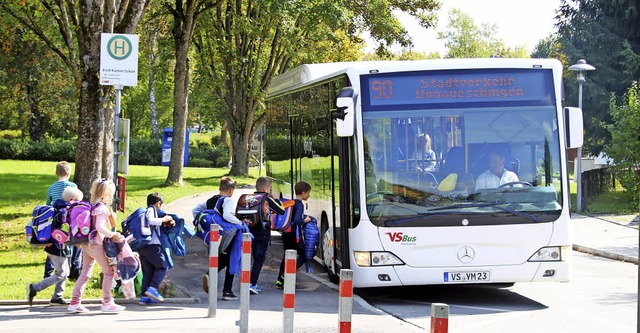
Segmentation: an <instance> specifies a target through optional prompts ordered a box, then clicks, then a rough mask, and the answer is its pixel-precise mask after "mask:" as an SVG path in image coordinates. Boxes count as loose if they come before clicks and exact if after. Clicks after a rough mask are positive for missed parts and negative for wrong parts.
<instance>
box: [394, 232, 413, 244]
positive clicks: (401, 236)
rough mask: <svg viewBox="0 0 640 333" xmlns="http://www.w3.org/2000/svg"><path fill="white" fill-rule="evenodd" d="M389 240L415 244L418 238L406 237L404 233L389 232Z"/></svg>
mask: <svg viewBox="0 0 640 333" xmlns="http://www.w3.org/2000/svg"><path fill="white" fill-rule="evenodd" d="M387 235H388V236H389V240H391V241H392V242H394V243H415V242H416V239H417V238H418V237H412V236H409V235H405V234H404V233H403V232H387Z"/></svg>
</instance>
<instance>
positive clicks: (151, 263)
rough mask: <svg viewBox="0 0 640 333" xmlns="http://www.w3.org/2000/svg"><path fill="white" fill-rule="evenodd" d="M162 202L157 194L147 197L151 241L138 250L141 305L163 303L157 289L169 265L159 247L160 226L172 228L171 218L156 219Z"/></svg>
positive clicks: (146, 212)
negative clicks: (141, 293) (140, 267)
mask: <svg viewBox="0 0 640 333" xmlns="http://www.w3.org/2000/svg"><path fill="white" fill-rule="evenodd" d="M163 204H164V200H163V199H162V195H160V194H159V193H151V194H149V195H148V196H147V210H146V211H145V218H146V219H147V221H148V223H149V228H150V229H151V240H150V241H149V243H147V245H145V246H143V247H142V248H141V249H139V250H138V254H140V263H141V264H142V290H143V291H144V294H145V296H142V297H140V301H139V303H140V304H141V305H148V304H152V303H156V302H163V301H164V297H162V295H160V292H158V288H159V287H160V284H161V283H162V280H164V277H165V276H166V275H167V270H168V269H169V265H168V263H167V258H165V256H164V251H163V249H162V246H161V245H160V226H161V225H165V226H173V225H175V222H174V221H173V217H171V215H169V214H167V215H165V216H164V217H158V210H159V209H160V208H162V205H163Z"/></svg>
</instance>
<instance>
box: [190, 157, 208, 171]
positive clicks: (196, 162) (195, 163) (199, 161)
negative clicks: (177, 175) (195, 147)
mask: <svg viewBox="0 0 640 333" xmlns="http://www.w3.org/2000/svg"><path fill="white" fill-rule="evenodd" d="M189 166H190V167H194V168H212V167H213V162H211V161H209V160H205V159H203V158H191V156H189Z"/></svg>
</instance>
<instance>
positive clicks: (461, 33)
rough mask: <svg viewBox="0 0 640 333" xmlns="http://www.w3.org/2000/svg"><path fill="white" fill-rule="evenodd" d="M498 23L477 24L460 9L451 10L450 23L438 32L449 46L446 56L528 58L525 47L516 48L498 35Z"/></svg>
mask: <svg viewBox="0 0 640 333" xmlns="http://www.w3.org/2000/svg"><path fill="white" fill-rule="evenodd" d="M497 30H498V26H497V25H496V24H487V23H483V24H482V25H481V26H480V27H478V26H477V25H476V23H475V22H474V20H473V18H471V16H469V15H468V14H466V13H464V12H462V11H461V10H460V9H452V10H451V11H450V12H449V25H448V26H447V28H446V29H445V30H444V31H439V32H438V39H441V40H444V41H445V46H446V47H447V48H448V51H447V54H446V55H445V58H489V57H499V58H527V57H528V54H527V51H526V49H525V48H524V47H522V46H517V47H515V48H514V49H511V48H510V47H508V46H506V45H505V44H504V42H502V40H501V39H499V38H498V37H497Z"/></svg>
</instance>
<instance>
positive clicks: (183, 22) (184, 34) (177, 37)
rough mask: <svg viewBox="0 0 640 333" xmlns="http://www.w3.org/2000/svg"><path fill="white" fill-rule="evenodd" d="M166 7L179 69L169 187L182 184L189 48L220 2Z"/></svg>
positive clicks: (191, 0) (195, 0) (187, 0)
mask: <svg viewBox="0 0 640 333" xmlns="http://www.w3.org/2000/svg"><path fill="white" fill-rule="evenodd" d="M169 2H170V1H167V2H165V3H164V5H165V8H166V9H167V10H168V11H169V13H170V14H171V15H172V16H173V29H172V30H171V32H172V34H173V38H174V47H175V56H176V66H175V69H174V77H173V79H174V85H173V97H174V109H173V139H172V143H171V162H169V173H168V175H167V180H166V181H165V182H166V183H167V184H178V185H180V184H182V182H183V181H182V169H183V167H184V165H183V163H182V161H183V159H184V146H185V144H188V143H185V135H186V131H187V116H188V114H189V103H188V101H189V48H190V47H191V38H192V36H193V32H194V29H195V27H196V22H197V20H198V17H199V16H200V15H201V14H202V13H204V12H206V11H207V10H209V9H211V8H212V7H214V6H215V5H216V4H217V2H215V1H209V0H175V3H174V6H172V5H171V4H170V3H169Z"/></svg>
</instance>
